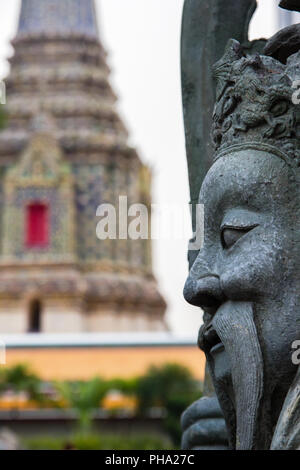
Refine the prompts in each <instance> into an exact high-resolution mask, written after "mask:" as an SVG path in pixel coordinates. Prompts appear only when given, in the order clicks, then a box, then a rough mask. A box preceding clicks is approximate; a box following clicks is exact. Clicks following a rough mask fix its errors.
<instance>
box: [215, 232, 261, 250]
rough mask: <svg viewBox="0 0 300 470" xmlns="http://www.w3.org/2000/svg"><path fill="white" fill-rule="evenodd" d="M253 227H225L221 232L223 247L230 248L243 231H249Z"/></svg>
mask: <svg viewBox="0 0 300 470" xmlns="http://www.w3.org/2000/svg"><path fill="white" fill-rule="evenodd" d="M252 228H254V227H247V228H229V227H225V228H224V229H223V230H222V233H221V241H222V246H223V248H225V249H226V248H230V247H231V246H233V245H234V244H235V242H237V241H238V240H239V239H240V238H241V237H242V236H243V235H245V233H247V232H249V231H250V230H251V229H252Z"/></svg>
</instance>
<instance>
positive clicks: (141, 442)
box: [24, 434, 172, 450]
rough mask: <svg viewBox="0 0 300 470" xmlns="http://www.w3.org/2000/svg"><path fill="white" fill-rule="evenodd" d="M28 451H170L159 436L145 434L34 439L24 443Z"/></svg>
mask: <svg viewBox="0 0 300 470" xmlns="http://www.w3.org/2000/svg"><path fill="white" fill-rule="evenodd" d="M24 447H25V448H26V449H29V450H63V449H77V450H111V449H114V450H171V449H172V445H171V444H170V443H168V442H166V440H164V439H163V438H161V437H159V436H153V435H147V434H129V435H125V434H76V435H74V436H71V437H69V438H59V437H35V438H29V439H26V440H25V441H24Z"/></svg>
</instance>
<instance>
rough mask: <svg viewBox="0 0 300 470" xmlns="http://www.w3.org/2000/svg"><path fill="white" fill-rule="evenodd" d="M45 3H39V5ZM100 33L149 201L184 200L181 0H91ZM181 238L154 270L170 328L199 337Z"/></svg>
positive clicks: (12, 0) (5, 19) (158, 248)
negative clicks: (187, 296)
mask: <svg viewBox="0 0 300 470" xmlns="http://www.w3.org/2000/svg"><path fill="white" fill-rule="evenodd" d="M41 1H43V0H41ZM1 3H2V4H1V15H0V77H4V76H5V75H6V74H7V71H8V65H7V62H6V60H5V59H6V58H7V57H9V55H11V53H12V49H11V47H10V45H9V41H10V40H11V39H12V38H13V36H14V33H15V30H16V24H17V16H18V11H19V5H20V0H9V1H4V0H2V2H1ZM96 3H97V7H98V14H99V22H100V34H101V39H102V40H103V43H104V46H105V48H106V50H107V51H108V53H109V55H108V62H109V65H110V66H111V68H112V84H113V86H114V89H115V91H116V92H117V95H118V96H119V98H120V99H119V103H118V109H119V111H120V113H121V115H122V117H123V119H124V121H125V123H126V125H127V127H128V129H129V131H130V144H131V145H134V146H136V147H137V149H138V151H139V152H140V156H141V158H142V160H143V161H144V162H146V163H148V164H149V165H150V166H151V168H152V169H153V176H154V180H153V201H154V202H155V203H159V204H162V203H173V204H174V203H178V204H182V205H187V204H188V201H189V190H188V179H187V169H186V160H185V147H184V132H183V120H182V109H181V90H180V53H179V45H180V24H181V13H182V7H183V0H96ZM258 3H259V8H258V10H257V12H256V13H255V16H254V19H253V20H252V24H251V30H250V38H251V39H254V38H259V37H262V36H265V37H268V36H270V35H272V34H273V33H274V32H275V31H276V29H277V24H278V23H277V16H276V8H275V6H276V1H275V0H260V1H259V2H258ZM186 248H187V241H185V240H177V241H176V240H174V241H157V242H155V243H154V272H155V275H156V277H157V279H158V281H159V285H160V290H161V292H162V293H163V295H164V296H165V298H166V300H167V302H168V304H169V309H168V321H169V324H170V326H171V328H172V330H173V331H176V332H177V333H183V334H186V333H188V334H192V335H195V336H196V335H197V331H198V328H199V326H200V324H201V321H202V320H201V314H200V312H199V310H198V309H196V308H194V307H191V306H189V305H187V304H186V302H185V301H184V299H183V297H182V289H183V285H184V281H185V278H186V276H187V262H186Z"/></svg>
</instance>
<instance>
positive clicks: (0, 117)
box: [0, 106, 7, 130]
mask: <svg viewBox="0 0 300 470" xmlns="http://www.w3.org/2000/svg"><path fill="white" fill-rule="evenodd" d="M6 122H7V113H6V111H5V109H4V107H3V106H0V130H2V129H4V128H5V126H6Z"/></svg>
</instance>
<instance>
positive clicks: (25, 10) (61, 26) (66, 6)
mask: <svg viewBox="0 0 300 470" xmlns="http://www.w3.org/2000/svg"><path fill="white" fill-rule="evenodd" d="M43 34H46V35H59V34H61V35H62V36H67V35H68V34H70V35H71V34H76V35H80V34H81V35H84V36H87V37H90V38H94V39H97V38H98V25H97V18H96V10H95V5H94V1H93V0H84V1H82V0H63V1H61V0H47V1H40V0H23V2H22V6H21V13H20V19H19V28H18V35H43Z"/></svg>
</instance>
